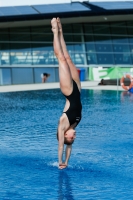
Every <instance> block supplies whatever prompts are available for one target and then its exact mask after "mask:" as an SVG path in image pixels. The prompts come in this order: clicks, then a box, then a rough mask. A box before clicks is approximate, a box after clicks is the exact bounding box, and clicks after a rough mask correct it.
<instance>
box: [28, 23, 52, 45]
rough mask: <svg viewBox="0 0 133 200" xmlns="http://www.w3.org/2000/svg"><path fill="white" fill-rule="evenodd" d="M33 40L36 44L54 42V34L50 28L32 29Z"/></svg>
mask: <svg viewBox="0 0 133 200" xmlns="http://www.w3.org/2000/svg"><path fill="white" fill-rule="evenodd" d="M31 38H32V41H35V42H39V41H40V42H41V41H42V42H45V41H47V42H51V41H53V33H52V31H51V27H50V26H37V27H31Z"/></svg>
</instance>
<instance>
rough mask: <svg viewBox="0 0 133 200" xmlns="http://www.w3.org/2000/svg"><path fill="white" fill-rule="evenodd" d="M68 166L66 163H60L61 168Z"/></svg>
mask: <svg viewBox="0 0 133 200" xmlns="http://www.w3.org/2000/svg"><path fill="white" fill-rule="evenodd" d="M66 167H67V164H66V163H60V164H59V169H65V168H66Z"/></svg>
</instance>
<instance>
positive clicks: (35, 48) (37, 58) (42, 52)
mask: <svg viewBox="0 0 133 200" xmlns="http://www.w3.org/2000/svg"><path fill="white" fill-rule="evenodd" d="M32 54H33V64H34V65H38V64H43V65H48V64H49V65H53V64H54V63H55V62H56V59H55V57H54V52H53V44H52V43H43V44H42V43H36V44H32Z"/></svg>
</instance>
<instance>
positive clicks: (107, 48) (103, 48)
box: [95, 43, 112, 52]
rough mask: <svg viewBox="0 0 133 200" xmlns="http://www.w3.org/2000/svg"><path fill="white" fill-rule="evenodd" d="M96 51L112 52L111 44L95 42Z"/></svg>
mask: <svg viewBox="0 0 133 200" xmlns="http://www.w3.org/2000/svg"><path fill="white" fill-rule="evenodd" d="M95 48H96V52H112V45H111V44H102V43H95Z"/></svg>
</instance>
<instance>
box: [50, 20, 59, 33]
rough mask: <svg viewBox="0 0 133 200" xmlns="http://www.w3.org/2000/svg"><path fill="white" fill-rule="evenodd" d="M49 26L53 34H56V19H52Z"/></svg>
mask: <svg viewBox="0 0 133 200" xmlns="http://www.w3.org/2000/svg"><path fill="white" fill-rule="evenodd" d="M51 26H52V31H53V33H58V24H57V20H56V18H53V19H52V20H51Z"/></svg>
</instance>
